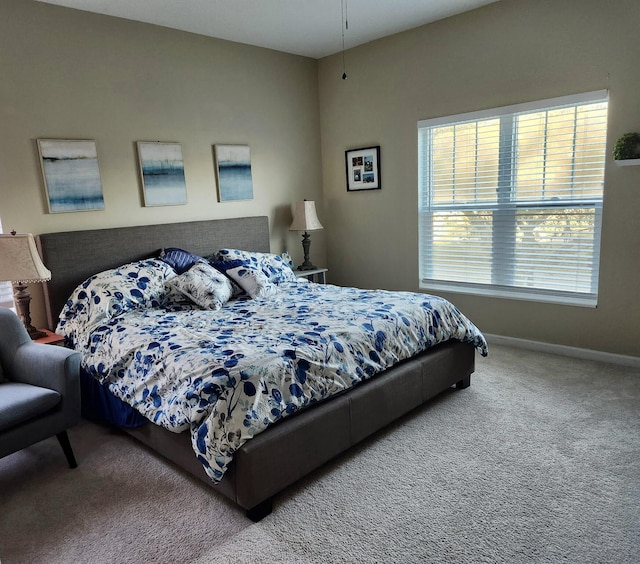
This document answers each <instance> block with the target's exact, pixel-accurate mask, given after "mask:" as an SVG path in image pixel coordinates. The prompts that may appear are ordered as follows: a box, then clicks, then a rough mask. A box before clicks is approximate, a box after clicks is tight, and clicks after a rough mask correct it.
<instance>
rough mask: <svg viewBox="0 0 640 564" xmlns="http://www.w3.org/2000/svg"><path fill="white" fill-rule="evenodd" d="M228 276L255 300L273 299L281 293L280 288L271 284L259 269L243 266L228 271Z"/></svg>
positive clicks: (247, 265)
mask: <svg viewBox="0 0 640 564" xmlns="http://www.w3.org/2000/svg"><path fill="white" fill-rule="evenodd" d="M227 275H228V276H229V277H230V278H232V279H233V280H234V281H235V282H237V284H238V285H239V286H240V287H241V288H242V289H243V290H244V291H245V292H246V293H247V294H249V296H251V297H252V298H253V299H255V298H271V297H273V296H276V295H277V294H279V293H280V290H279V289H278V286H276V285H275V284H274V283H273V282H271V281H270V280H269V279H268V278H267V276H266V274H265V273H264V272H262V270H260V269H259V268H256V267H254V266H252V265H249V264H243V265H242V266H237V267H235V268H230V269H229V270H227Z"/></svg>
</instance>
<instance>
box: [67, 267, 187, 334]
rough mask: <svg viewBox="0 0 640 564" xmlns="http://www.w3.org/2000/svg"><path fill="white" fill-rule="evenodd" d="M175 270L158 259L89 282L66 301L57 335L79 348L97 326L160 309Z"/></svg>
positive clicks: (123, 268) (96, 276)
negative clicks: (133, 311)
mask: <svg viewBox="0 0 640 564" xmlns="http://www.w3.org/2000/svg"><path fill="white" fill-rule="evenodd" d="M175 275H176V273H175V270H173V268H172V267H171V266H169V265H168V264H167V263H165V262H163V261H161V260H159V259H144V260H140V261H136V262H131V263H128V264H125V265H122V266H119V267H118V268H113V269H110V270H105V271H103V272H100V273H99V274H95V275H93V276H91V277H89V278H87V279H86V280H85V281H84V282H83V283H82V284H80V285H79V286H78V287H77V288H76V289H75V290H74V291H73V293H72V294H71V296H70V297H69V299H68V300H67V302H66V304H65V306H64V308H63V309H62V312H61V313H60V317H59V320H58V327H57V329H56V333H59V334H61V335H65V336H66V337H69V339H70V340H71V343H72V344H74V345H75V344H79V343H80V341H81V340H82V339H81V336H88V333H89V332H90V331H92V330H93V328H94V327H95V326H96V325H100V324H102V323H104V322H106V321H108V320H109V319H111V318H113V317H115V316H117V315H120V314H122V313H124V312H126V311H129V310H131V309H134V308H140V307H157V306H159V305H160V304H161V303H162V302H163V301H164V299H165V292H166V289H165V282H166V280H168V279H169V278H172V277H175Z"/></svg>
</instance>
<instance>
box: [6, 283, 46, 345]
mask: <svg viewBox="0 0 640 564" xmlns="http://www.w3.org/2000/svg"><path fill="white" fill-rule="evenodd" d="M13 301H14V302H15V304H16V311H17V313H18V317H19V318H20V321H22V324H23V325H24V328H25V329H26V330H27V333H29V337H31V340H32V341H35V340H36V339H40V338H42V337H46V336H47V334H46V333H44V332H43V331H40V330H39V329H36V328H35V327H34V326H33V325H31V313H30V311H29V305H30V302H31V294H30V293H29V290H27V285H26V284H14V288H13Z"/></svg>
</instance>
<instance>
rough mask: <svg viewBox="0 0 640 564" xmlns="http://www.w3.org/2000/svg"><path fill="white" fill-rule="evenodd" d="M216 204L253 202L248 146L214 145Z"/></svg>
mask: <svg viewBox="0 0 640 564" xmlns="http://www.w3.org/2000/svg"><path fill="white" fill-rule="evenodd" d="M213 155H214V162H215V168H216V184H217V189H218V202H235V201H242V200H253V180H252V175H251V151H250V149H249V145H214V146H213Z"/></svg>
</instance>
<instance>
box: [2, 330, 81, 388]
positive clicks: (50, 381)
mask: <svg viewBox="0 0 640 564" xmlns="http://www.w3.org/2000/svg"><path fill="white" fill-rule="evenodd" d="M11 380H13V381H14V382H22V383H24V384H31V385H33V386H40V387H42V388H49V389H51V390H55V391H56V392H59V393H60V394H62V396H63V397H64V396H66V395H67V394H68V393H69V391H71V390H79V389H80V353H79V352H76V351H72V350H70V349H65V348H64V347H56V346H53V345H44V344H41V343H34V342H28V343H24V344H22V345H20V346H19V347H18V350H17V351H16V355H15V357H14V359H13V370H12V374H11Z"/></svg>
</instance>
